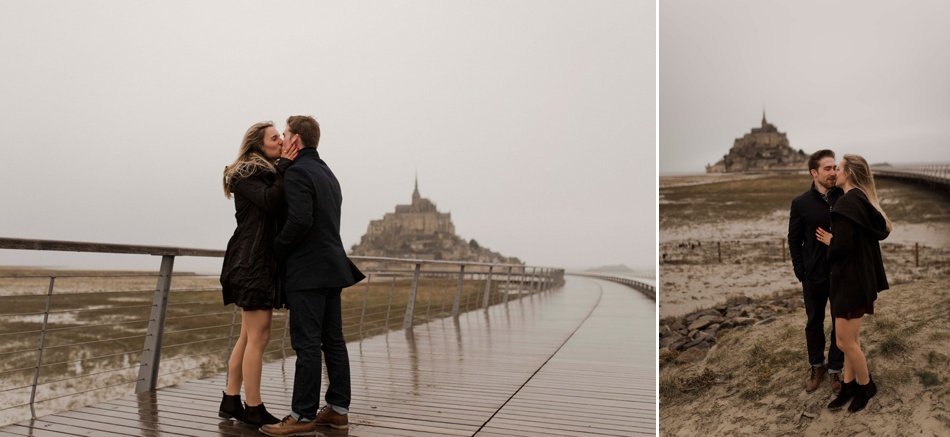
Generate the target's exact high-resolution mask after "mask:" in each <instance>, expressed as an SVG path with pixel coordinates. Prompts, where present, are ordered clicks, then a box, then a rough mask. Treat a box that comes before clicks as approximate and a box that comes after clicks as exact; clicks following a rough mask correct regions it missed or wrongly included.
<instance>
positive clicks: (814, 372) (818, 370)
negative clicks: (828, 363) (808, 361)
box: [805, 366, 828, 393]
mask: <svg viewBox="0 0 950 437" xmlns="http://www.w3.org/2000/svg"><path fill="white" fill-rule="evenodd" d="M827 371H828V368H827V367H825V366H821V367H815V366H811V376H809V377H808V380H807V381H805V392H806V393H811V392H813V391H815V389H816V388H818V386H819V385H821V380H822V378H824V377H825V372H827Z"/></svg>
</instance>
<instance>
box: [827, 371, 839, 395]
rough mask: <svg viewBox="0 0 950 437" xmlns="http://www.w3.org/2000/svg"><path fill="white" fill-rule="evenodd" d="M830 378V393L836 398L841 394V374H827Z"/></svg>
mask: <svg viewBox="0 0 950 437" xmlns="http://www.w3.org/2000/svg"><path fill="white" fill-rule="evenodd" d="M829 375H830V376H831V392H832V393H834V394H835V396H838V394H839V393H841V373H840V372H839V373H829Z"/></svg>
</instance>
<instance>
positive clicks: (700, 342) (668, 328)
mask: <svg viewBox="0 0 950 437" xmlns="http://www.w3.org/2000/svg"><path fill="white" fill-rule="evenodd" d="M802 305H803V302H802V298H801V296H800V293H797V292H788V293H786V294H785V295H782V296H778V297H773V298H765V299H760V300H758V301H756V300H753V299H752V298H749V297H744V296H743V297H736V298H732V299H730V300H729V301H728V302H727V303H725V304H722V305H720V306H717V307H714V308H710V309H705V310H699V311H696V312H693V313H691V314H688V315H686V316H682V317H676V318H672V319H664V320H662V321H661V322H660V330H659V334H660V363H661V364H665V363H668V362H670V361H673V362H675V363H679V364H685V363H692V362H696V361H699V360H701V359H703V358H704V357H705V356H706V352H708V351H709V349H710V348H711V347H712V346H713V345H714V344H716V338H717V336H718V335H719V333H720V332H723V331H726V330H728V329H735V328H738V327H741V326H749V325H765V324H768V323H771V322H773V321H774V320H775V316H777V315H779V314H784V313H788V312H791V311H794V310H796V309H798V308H800V307H801V306H802Z"/></svg>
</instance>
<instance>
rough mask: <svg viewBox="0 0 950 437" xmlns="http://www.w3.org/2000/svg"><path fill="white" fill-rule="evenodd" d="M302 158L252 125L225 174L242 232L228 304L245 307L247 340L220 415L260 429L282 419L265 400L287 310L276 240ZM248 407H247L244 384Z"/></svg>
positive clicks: (232, 254)
mask: <svg viewBox="0 0 950 437" xmlns="http://www.w3.org/2000/svg"><path fill="white" fill-rule="evenodd" d="M296 157H297V148H296V147H295V146H293V145H288V146H286V147H284V143H283V141H282V140H281V137H280V134H279V133H278V132H277V129H276V128H274V124H273V123H271V122H262V123H257V124H255V125H253V126H251V127H250V128H249V129H248V130H247V133H245V134H244V139H243V140H242V141H241V149H240V151H239V152H238V157H237V159H235V160H234V163H232V164H231V165H229V166H228V167H226V168H225V169H224V181H223V183H224V196H225V197H227V198H231V196H232V195H233V196H234V208H235V211H236V212H235V218H236V219H237V229H235V230H234V235H233V236H232V237H231V240H230V241H228V248H227V251H226V252H225V255H224V266H223V267H222V269H221V288H222V294H223V297H224V304H225V305H228V304H231V303H233V304H235V305H237V306H239V307H241V309H242V311H241V336H240V337H239V338H238V341H237V343H236V344H235V345H234V350H233V351H232V352H231V357H230V359H229V360H228V386H227V389H226V391H225V392H224V397H223V398H222V399H221V407H220V408H219V410H218V416H220V417H222V418H225V419H231V418H234V419H237V420H240V421H242V422H244V423H247V424H249V425H253V426H255V427H260V426H261V425H264V424H269V423H277V422H279V420H278V419H277V418H276V417H274V416H273V415H271V414H270V413H268V412H267V409H266V408H265V407H264V402H263V401H262V400H261V368H262V364H263V356H264V349H265V348H266V347H267V342H268V341H269V340H270V327H271V316H272V314H273V310H274V308H281V307H283V306H284V304H285V302H284V299H282V298H281V295H280V291H279V290H280V288H279V285H278V277H279V276H278V274H277V262H276V259H275V258H274V249H273V244H274V237H275V236H276V235H277V214H278V211H280V210H281V209H282V208H283V203H284V193H283V175H284V172H285V171H286V170H287V168H289V167H290V166H291V164H293V160H294V158H296ZM242 383H243V385H244V395H245V396H246V399H245V400H246V403H245V404H244V405H243V406H242V405H241V384H242Z"/></svg>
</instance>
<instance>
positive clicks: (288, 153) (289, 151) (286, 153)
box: [280, 142, 298, 161]
mask: <svg viewBox="0 0 950 437" xmlns="http://www.w3.org/2000/svg"><path fill="white" fill-rule="evenodd" d="M297 151H298V148H297V143H296V142H292V143H290V144H284V145H283V146H282V147H281V148H280V157H281V158H285V159H289V160H291V161H293V160H294V159H297Z"/></svg>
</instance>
